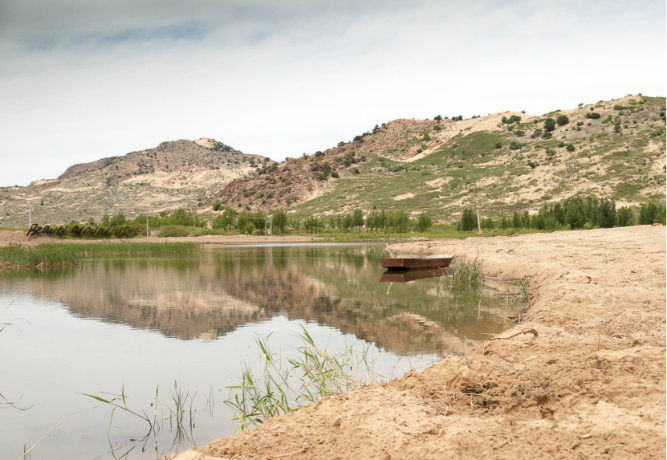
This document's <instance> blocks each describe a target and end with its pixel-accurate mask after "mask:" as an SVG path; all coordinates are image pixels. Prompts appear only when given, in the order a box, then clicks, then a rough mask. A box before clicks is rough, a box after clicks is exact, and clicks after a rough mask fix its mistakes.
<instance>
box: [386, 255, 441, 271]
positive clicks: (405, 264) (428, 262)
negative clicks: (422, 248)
mask: <svg viewBox="0 0 667 460" xmlns="http://www.w3.org/2000/svg"><path fill="white" fill-rule="evenodd" d="M452 259H454V254H435V255H432V256H428V257H412V258H410V257H406V258H391V259H380V264H381V265H382V266H383V267H384V268H389V269H396V268H403V269H406V270H410V269H415V268H445V267H447V266H448V265H449V264H450V263H451V262H452Z"/></svg>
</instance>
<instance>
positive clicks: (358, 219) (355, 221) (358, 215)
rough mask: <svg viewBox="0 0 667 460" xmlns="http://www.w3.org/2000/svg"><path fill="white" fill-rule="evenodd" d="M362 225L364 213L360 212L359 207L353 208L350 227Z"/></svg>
mask: <svg viewBox="0 0 667 460" xmlns="http://www.w3.org/2000/svg"><path fill="white" fill-rule="evenodd" d="M363 226H364V213H363V212H361V209H355V210H354V212H353V213H352V227H363Z"/></svg>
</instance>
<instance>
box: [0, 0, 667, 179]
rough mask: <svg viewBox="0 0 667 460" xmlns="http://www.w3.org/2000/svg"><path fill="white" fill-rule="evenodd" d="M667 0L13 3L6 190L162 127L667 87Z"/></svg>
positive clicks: (0, 152)
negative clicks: (666, 44) (666, 29)
mask: <svg viewBox="0 0 667 460" xmlns="http://www.w3.org/2000/svg"><path fill="white" fill-rule="evenodd" d="M665 53H666V48H665V1H664V0H656V1H649V0H628V1H614V0H604V1H593V0H589V1H586V2H582V1H578V0H577V1H567V0H560V1H558V0H557V1H548V2H547V1H536V0H530V1H484V0H476V1H468V2H462V1H450V0H441V1H418V0H409V1H408V0H404V1H391V0H379V1H373V0H369V1H363V2H360V1H357V2H352V1H331V0H329V1H319V0H310V1H291V0H281V1H277V0H274V1H256V0H245V1H243V0H241V1H229V0H228V1H221V0H188V1H175V0H113V1H106V0H95V1H91V0H0V160H1V162H0V186H5V185H14V184H19V185H27V184H28V183H29V182H31V181H33V180H38V179H44V178H55V177H57V176H58V175H60V174H62V173H63V172H64V171H65V169H66V168H67V167H68V166H71V165H72V164H74V163H80V162H87V161H94V160H97V159H99V158H102V157H105V156H112V155H123V154H125V153H128V152H131V151H135V150H143V149H146V148H151V147H155V146H157V145H158V144H159V143H160V142H162V141H169V140H177V139H198V138H200V137H212V138H215V139H217V140H219V141H221V142H224V143H225V144H228V145H231V146H232V147H234V148H236V149H239V150H241V151H243V152H246V153H255V154H260V155H266V156H269V157H271V158H273V159H274V160H282V159H284V158H285V157H286V156H291V157H295V156H298V155H300V154H302V153H304V152H306V153H313V152H314V151H316V150H324V149H326V148H329V147H332V146H334V145H335V144H336V143H338V142H339V141H341V140H345V141H347V140H351V139H352V138H353V137H354V136H355V135H357V134H361V133H362V132H364V131H368V130H370V129H372V128H373V126H374V125H375V124H376V123H377V124H380V123H382V122H385V121H389V120H393V119H396V118H433V117H434V116H435V115H437V114H441V115H443V116H445V115H448V116H453V115H459V114H460V115H463V116H464V117H466V118H467V117H469V116H471V115H477V114H480V115H486V114H489V113H492V112H499V111H505V110H526V111H527V112H528V113H534V114H541V113H545V112H547V111H550V110H554V109H568V108H573V107H576V105H577V104H578V103H580V102H585V103H590V102H596V101H598V100H600V99H611V98H616V97H622V96H624V95H626V94H629V93H632V94H637V93H639V92H641V93H643V94H645V95H654V96H655V95H659V96H664V95H665Z"/></svg>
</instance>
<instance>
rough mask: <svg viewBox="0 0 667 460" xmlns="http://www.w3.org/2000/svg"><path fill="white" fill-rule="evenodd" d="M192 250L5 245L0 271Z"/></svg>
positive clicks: (141, 246) (146, 246)
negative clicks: (85, 258)
mask: <svg viewBox="0 0 667 460" xmlns="http://www.w3.org/2000/svg"><path fill="white" fill-rule="evenodd" d="M195 247H196V244H194V243H89V244H41V245H39V246H36V247H34V248H25V247H22V246H7V247H4V248H0V268H2V267H4V268H12V267H37V266H46V267H53V266H64V265H75V264H77V263H78V262H79V261H81V260H82V258H84V257H87V256H98V255H125V254H158V253H175V252H188V251H192V250H194V249H195Z"/></svg>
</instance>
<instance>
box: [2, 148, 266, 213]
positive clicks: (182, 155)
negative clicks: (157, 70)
mask: <svg viewBox="0 0 667 460" xmlns="http://www.w3.org/2000/svg"><path fill="white" fill-rule="evenodd" d="M273 163H274V162H273V160H270V159H269V158H266V157H263V156H260V155H247V154H244V153H242V152H240V151H238V150H235V149H233V148H231V147H229V146H227V145H225V144H223V143H221V142H217V141H215V140H213V139H208V138H204V139H199V140H196V141H188V140H179V141H174V142H163V143H161V144H160V145H159V146H158V147H156V148H154V149H148V150H143V151H139V152H131V153H128V154H126V155H123V156H118V157H109V158H102V159H100V160H97V161H94V162H91V163H82V164H77V165H74V166H71V167H70V168H68V169H67V171H65V172H64V173H63V174H62V175H61V176H60V177H58V179H54V180H42V181H36V182H33V183H32V184H30V185H29V186H27V187H0V226H27V225H28V205H29V204H30V206H31V207H32V213H33V222H39V223H41V224H46V223H48V224H51V225H54V224H61V223H69V222H70V221H72V220H76V221H79V222H81V221H84V220H87V219H88V218H89V217H93V218H94V219H98V220H99V219H100V218H101V217H102V215H103V214H105V213H107V214H114V213H116V212H119V211H122V212H124V213H125V214H126V215H128V216H134V215H136V214H139V213H142V212H149V213H157V212H160V211H167V210H171V209H176V208H179V207H186V208H193V207H196V206H197V205H198V204H199V203H202V202H204V201H205V200H206V199H207V198H208V197H209V196H210V195H212V194H213V192H214V191H216V190H219V189H220V188H221V187H223V186H224V185H226V184H227V183H229V182H231V181H232V180H234V179H237V178H241V177H243V176H245V175H248V174H253V173H254V172H256V171H257V170H258V169H260V168H263V167H267V166H270V165H271V164H273Z"/></svg>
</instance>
